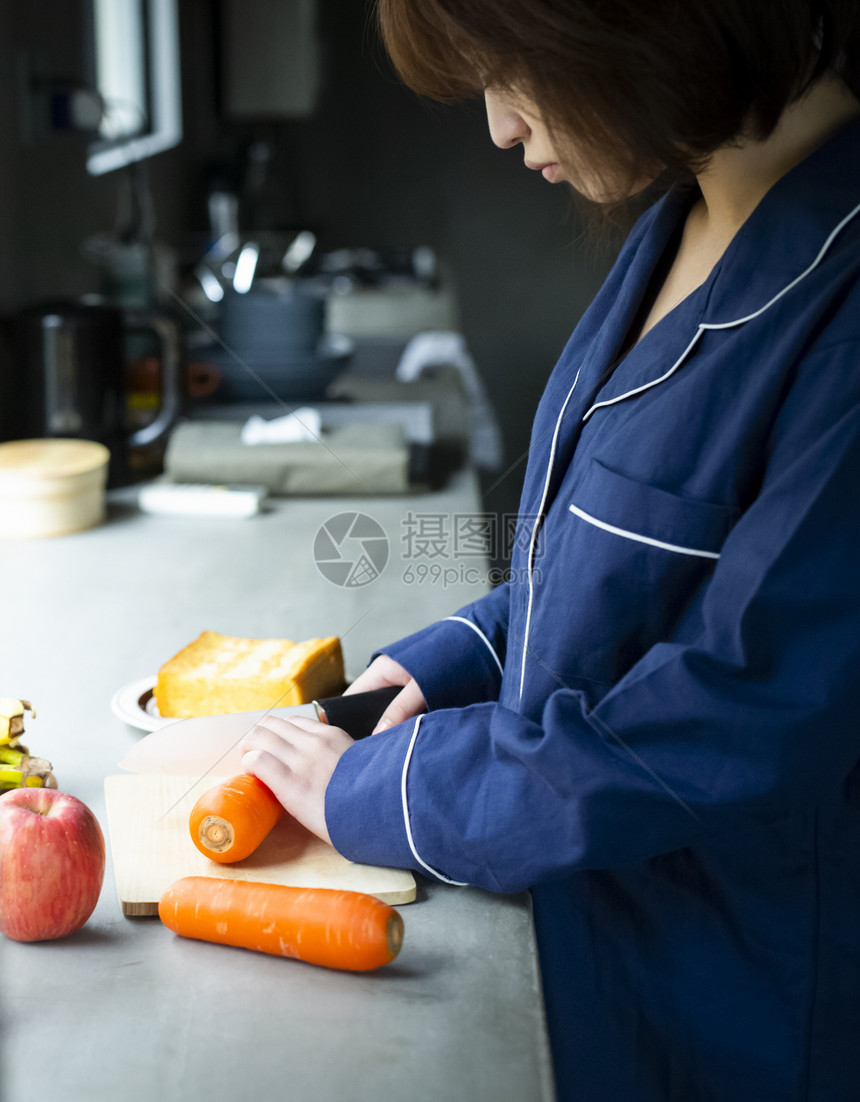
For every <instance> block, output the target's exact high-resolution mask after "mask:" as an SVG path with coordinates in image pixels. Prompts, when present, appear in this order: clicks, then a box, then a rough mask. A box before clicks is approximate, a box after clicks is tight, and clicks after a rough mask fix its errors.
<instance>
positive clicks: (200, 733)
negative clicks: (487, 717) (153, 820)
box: [117, 685, 402, 776]
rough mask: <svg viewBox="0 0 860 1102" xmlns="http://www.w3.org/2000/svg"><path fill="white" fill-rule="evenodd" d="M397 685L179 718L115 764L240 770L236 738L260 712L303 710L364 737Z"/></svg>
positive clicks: (284, 715) (191, 771)
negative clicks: (250, 709)
mask: <svg viewBox="0 0 860 1102" xmlns="http://www.w3.org/2000/svg"><path fill="white" fill-rule="evenodd" d="M401 688H402V686H400V685H391V686H388V687H386V688H384V689H374V690H372V691H371V692H366V693H351V694H350V695H348V696H335V697H327V698H326V699H324V700H315V701H313V702H312V703H310V704H293V705H291V706H290V707H286V708H268V709H263V710H260V711H254V712H230V713H228V714H226V715H217V716H195V717H194V718H193V719H179V720H177V721H176V722H175V723H170V724H168V725H167V726H166V727H160V728H159V729H158V730H157V731H153V732H152V733H151V734H148V735H146V736H145V738H142V739H141V740H140V741H139V742H137V743H135V745H134V746H132V747H131V749H130V750H129V751H128V753H127V754H126V755H125V757H124V758H123V759H122V760H121V761H120V762H118V763H117V764H118V765H119V767H120V769H125V770H126V771H127V772H129V773H159V774H169V775H174V776H175V775H180V774H185V775H189V776H191V775H193V776H202V775H204V774H206V773H212V774H213V775H223V776H231V775H233V774H235V773H241V772H242V755H241V753H240V751H239V744H240V743H241V741H242V739H243V737H244V736H245V735H246V734H248V733H249V732H250V731H251V730H252V729H253V728H254V727H255V726H256V725H257V724H258V723H259V722H260V721H261V720H262V719H263V718H264V717H267V716H275V717H277V718H280V719H291V718H294V717H296V716H305V717H306V718H308V719H319V720H321V721H322V722H324V723H330V724H332V725H333V726H335V727H342V728H343V729H344V730H345V731H346V732H347V734H349V735H351V736H352V737H353V738H354V739H359V738H366V737H367V736H368V735H369V734H370V733H371V731H372V730H373V728H374V726H375V724H376V721H377V720H378V719H379V717H380V716H381V715H382V713H383V712H384V711H385V709H386V707H387V706H388V704H389V703H390V702H391V701H392V700H393V699H394V697H395V696H396V695H397V694H398V693H399V692H400V689H401Z"/></svg>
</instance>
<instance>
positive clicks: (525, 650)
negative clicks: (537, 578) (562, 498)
mask: <svg viewBox="0 0 860 1102" xmlns="http://www.w3.org/2000/svg"><path fill="white" fill-rule="evenodd" d="M580 371H582V367H580V369H579V371H577V373H576V378H575V379H574V380H573V386H572V387H571V388H570V390H569V391H568V392H567V397H566V398H565V400H564V405H563V406H562V407H561V412H560V413H559V415H558V420H557V421H556V423H555V432H554V433H553V434H552V446H551V448H550V452H549V462H548V463H547V466H546V479H545V480H544V484H543V495H542V496H541V499H540V508H539V509H538V512H537V516H536V517H535V522H534V527H533V528H532V535H531V539H530V540H529V562H528V575H529V605H528V611H527V613H526V629H525V633H524V635H523V660H522V664H521V666H520V700H522V698H523V687H524V686H525V682H526V655H527V654H528V644H529V629H530V627H531V622H532V601H533V600H534V579H533V577H532V567H533V565H534V551H535V544H536V542H537V534H538V527H539V525H540V522H541V517H542V516H543V510H544V506H545V505H546V498H547V494H548V493H549V480H550V476H551V474H552V465H553V463H554V462H555V448H556V444H557V443H558V430H559V429H560V428H561V419H562V417H564V411H565V410H566V409H567V404H568V402H569V401H570V398H571V395H572V394H573V392H574V390H576V384H577V382H579V372H580Z"/></svg>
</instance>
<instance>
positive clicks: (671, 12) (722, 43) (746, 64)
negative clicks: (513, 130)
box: [377, 0, 860, 181]
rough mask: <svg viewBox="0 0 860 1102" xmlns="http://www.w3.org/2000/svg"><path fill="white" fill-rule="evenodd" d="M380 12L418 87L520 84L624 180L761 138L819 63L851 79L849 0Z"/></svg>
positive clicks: (441, 5) (443, 5)
mask: <svg viewBox="0 0 860 1102" xmlns="http://www.w3.org/2000/svg"><path fill="white" fill-rule="evenodd" d="M377 12H378V19H379V25H380V29H381V31H382V36H383V40H384V42H385V45H386V47H387V49H388V52H389V54H390V56H391V58H392V61H393V62H394V65H395V67H396V68H397V70H398V72H399V73H400V75H401V77H402V78H403V79H404V81H405V82H406V83H407V84H408V85H409V86H410V87H411V88H413V89H414V90H415V91H416V92H419V93H421V94H423V95H427V96H430V97H431V98H433V99H437V100H442V101H446V102H452V101H456V100H460V99H463V98H467V97H470V96H472V95H475V94H477V93H480V92H481V91H482V90H483V89H484V88H487V87H495V88H508V89H513V90H516V89H522V90H524V91H526V92H527V93H528V94H529V96H530V97H531V98H532V99H533V100H534V101H535V102H536V103H537V104H538V105H539V107H540V109H541V111H542V112H543V114H544V117H545V119H546V122H547V123H548V125H549V126H550V127H551V128H552V129H553V130H554V131H555V132H556V133H559V134H562V135H565V134H566V135H572V136H575V138H576V141H577V143H578V145H579V146H580V147H581V148H582V149H584V150H585V151H586V153H593V154H596V155H597V157H598V158H599V160H600V161H601V162H602V163H603V164H605V165H607V166H608V167H611V168H612V170H613V171H616V172H617V171H621V172H623V173H624V174H625V175H626V176H627V177H628V178H629V179H630V180H631V181H632V180H635V179H641V178H643V177H644V176H653V175H654V170H655V168H656V169H657V171H661V170H667V171H668V173H670V174H673V173H674V174H676V175H688V174H689V173H690V171H692V170H695V169H696V167H698V166H701V165H702V164H703V163H704V162H705V161H706V160H707V157H708V155H709V154H710V153H712V152H713V151H714V150H715V149H717V148H718V147H719V146H721V145H724V144H725V143H726V142H730V141H732V140H733V139H737V138H738V137H740V136H741V135H742V134H748V135H750V136H754V137H757V138H765V137H767V136H768V134H770V133H771V131H772V130H773V128H774V127H775V125H776V123H777V121H778V119H779V117H780V115H781V114H782V112H783V110H784V108H785V107H786V106H787V105H788V104H789V103H791V102H792V100H794V99H796V98H797V97H798V96H799V95H801V94H802V93H803V91H804V90H805V89H806V88H807V87H808V86H809V85H810V84H811V83H813V82H814V81H815V80H817V79H818V78H819V77H820V76H821V75H822V74H823V73H825V72H826V71H827V70H835V71H836V72H838V73H839V74H840V75H841V76H842V78H843V80H844V81H845V83H846V84H848V86H849V87H850V88H851V89H852V91H854V92H855V94H857V92H858V90H860V89H858V84H860V81H858V70H860V3H858V0H378V2H377Z"/></svg>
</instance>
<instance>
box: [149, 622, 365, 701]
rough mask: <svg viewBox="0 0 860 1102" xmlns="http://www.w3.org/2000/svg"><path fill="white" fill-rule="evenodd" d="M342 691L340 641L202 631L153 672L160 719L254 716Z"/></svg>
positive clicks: (343, 682)
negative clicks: (227, 714)
mask: <svg viewBox="0 0 860 1102" xmlns="http://www.w3.org/2000/svg"><path fill="white" fill-rule="evenodd" d="M344 687H345V681H344V673H343V655H342V653H341V646H340V639H339V638H338V637H337V636H336V635H331V636H329V637H328V638H325V639H307V640H306V641H305V642H303V643H294V642H292V640H290V639H241V638H237V637H235V636H232V635H219V634H218V633H217V632H215V631H204V632H203V633H202V635H200V636H199V637H198V638H197V639H195V640H194V642H193V643H189V645H188V646H187V647H185V648H184V649H183V650H181V651H180V652H179V653H178V654H176V655H174V656H173V658H171V659H170V661H169V662H165V664H164V665H163V666H162V667H161V669H160V670H159V671H158V679H157V681H156V683H155V689H154V691H153V696H154V697H155V702H156V704H157V705H158V710H159V712H160V713H161V714H162V715H163V716H175V717H177V718H178V719H186V718H188V717H190V716H214V715H222V714H223V713H225V712H253V711H256V710H257V709H259V708H283V707H286V706H287V705H289V704H307V703H309V702H310V701H312V700H316V699H318V698H319V697H324V696H337V695H338V694H339V693H341V692H342V691H343V689H344Z"/></svg>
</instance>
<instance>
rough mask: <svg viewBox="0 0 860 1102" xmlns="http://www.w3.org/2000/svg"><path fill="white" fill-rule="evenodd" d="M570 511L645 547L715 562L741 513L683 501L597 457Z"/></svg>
mask: <svg viewBox="0 0 860 1102" xmlns="http://www.w3.org/2000/svg"><path fill="white" fill-rule="evenodd" d="M568 507H569V510H570V512H571V513H572V514H573V516H574V517H576V518H577V519H578V520H580V521H582V522H583V523H585V524H591V525H593V526H594V527H595V528H599V529H601V530H602V531H604V532H607V533H609V534H610V535H612V536H616V537H618V538H619V539H625V540H629V541H631V542H632V543H637V544H639V545H641V547H642V548H643V549H644V548H646V547H649V548H653V549H654V551H655V552H656V553H660V554H664V555H682V556H687V557H688V558H694V559H704V560H710V561H711V563H713V562H714V561H715V560H716V559H718V558H719V557H720V548H721V547H722V545H723V543H724V542H725V539H726V537H727V536H728V534H729V532H730V531H731V529H732V528H733V526H734V524H735V522H736V520H737V518H738V516H739V515H740V510H739V509H738V508H736V507H735V506H731V505H720V504H716V503H713V502H709V501H700V500H698V499H696V498H689V497H682V496H681V495H679V494H674V493H671V492H669V491H668V490H663V489H660V488H659V487H658V486H652V485H649V484H648V483H647V482H640V481H638V480H636V479H633V478H629V477H628V476H627V475H623V474H619V473H618V471H613V470H612V469H611V468H610V467H607V466H606V465H605V464H603V463H601V462H600V461H599V460H597V459H592V460H591V462H590V463H589V465H588V468H587V470H586V472H585V475H584V477H583V478H582V480H581V481H580V482H579V484H578V485H577V486H576V487H575V489H574V491H573V494H572V497H571V500H570V503H569V506H568Z"/></svg>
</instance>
